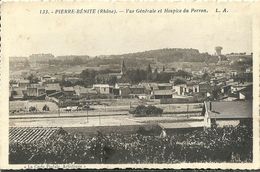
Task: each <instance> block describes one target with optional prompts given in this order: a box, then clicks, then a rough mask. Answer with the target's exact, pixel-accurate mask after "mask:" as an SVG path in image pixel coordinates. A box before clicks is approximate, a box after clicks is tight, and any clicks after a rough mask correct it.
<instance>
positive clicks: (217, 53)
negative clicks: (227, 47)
mask: <svg viewBox="0 0 260 172" xmlns="http://www.w3.org/2000/svg"><path fill="white" fill-rule="evenodd" d="M222 49H223V48H222V47H220V46H217V47H215V51H216V55H217V56H220V55H221V50H222Z"/></svg>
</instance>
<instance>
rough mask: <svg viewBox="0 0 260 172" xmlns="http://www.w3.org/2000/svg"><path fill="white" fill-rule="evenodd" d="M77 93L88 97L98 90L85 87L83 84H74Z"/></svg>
mask: <svg viewBox="0 0 260 172" xmlns="http://www.w3.org/2000/svg"><path fill="white" fill-rule="evenodd" d="M73 88H74V90H75V94H76V95H77V96H80V97H87V96H89V95H96V94H97V91H96V90H94V89H92V88H85V87H82V86H79V85H77V86H74V87H73Z"/></svg>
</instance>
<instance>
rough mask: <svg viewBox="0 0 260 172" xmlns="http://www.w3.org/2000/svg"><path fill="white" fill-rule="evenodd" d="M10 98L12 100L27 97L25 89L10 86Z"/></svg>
mask: <svg viewBox="0 0 260 172" xmlns="http://www.w3.org/2000/svg"><path fill="white" fill-rule="evenodd" d="M10 90H11V95H10V98H11V99H13V100H23V99H25V98H26V97H27V90H26V89H25V88H20V87H18V88H11V89H10Z"/></svg>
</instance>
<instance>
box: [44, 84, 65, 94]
mask: <svg viewBox="0 0 260 172" xmlns="http://www.w3.org/2000/svg"><path fill="white" fill-rule="evenodd" d="M45 90H46V94H47V95H49V94H53V93H55V92H61V87H60V84H58V83H48V84H46V86H45Z"/></svg>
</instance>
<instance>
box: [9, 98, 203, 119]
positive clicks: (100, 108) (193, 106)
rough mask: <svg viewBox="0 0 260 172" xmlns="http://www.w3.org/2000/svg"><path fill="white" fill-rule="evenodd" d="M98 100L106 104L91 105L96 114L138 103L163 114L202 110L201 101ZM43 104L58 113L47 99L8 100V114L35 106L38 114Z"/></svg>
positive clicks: (125, 112) (121, 109) (52, 111)
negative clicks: (177, 102) (163, 102)
mask: <svg viewBox="0 0 260 172" xmlns="http://www.w3.org/2000/svg"><path fill="white" fill-rule="evenodd" d="M100 102H101V103H104V104H107V105H91V108H93V109H94V110H92V111H91V112H92V113H95V112H96V113H97V115H99V114H100V113H101V114H102V112H111V113H110V114H112V113H113V112H115V114H118V113H119V112H122V114H127V113H128V111H129V110H130V107H136V106H138V105H140V104H144V105H155V106H156V107H159V108H162V109H163V113H164V114H183V113H185V114H187V113H198V114H199V113H200V112H201V110H202V104H201V103H189V104H157V100H155V101H146V102H143V101H140V100H138V99H114V100H101V101H100ZM44 105H47V106H48V107H49V108H50V111H49V112H48V113H49V114H51V113H56V114H57V113H58V106H57V105H56V104H55V103H53V102H49V101H10V103H9V111H10V112H14V113H10V115H14V114H16V115H17V114H18V115H19V114H28V113H29V108H30V107H36V108H37V114H38V113H39V112H42V108H43V106H44ZM18 111H19V112H18ZM60 112H65V110H64V109H62V108H61V109H60ZM34 113H35V112H34ZM75 113H82V112H77V111H74V112H73V113H72V114H75ZM30 114H33V113H30ZM46 114H47V113H46ZM72 116H73V115H72Z"/></svg>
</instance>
